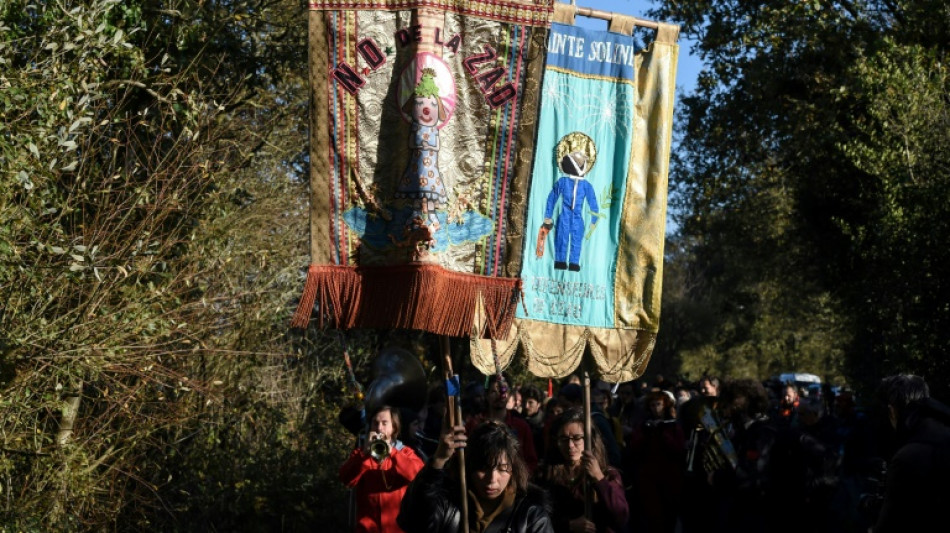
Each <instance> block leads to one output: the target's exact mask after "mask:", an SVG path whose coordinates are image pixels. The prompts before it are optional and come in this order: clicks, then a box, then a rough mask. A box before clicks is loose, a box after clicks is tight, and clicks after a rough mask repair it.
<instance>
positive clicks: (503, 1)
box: [308, 0, 554, 28]
mask: <svg viewBox="0 0 950 533" xmlns="http://www.w3.org/2000/svg"><path fill="white" fill-rule="evenodd" d="M553 3H554V1H553V0H539V1H537V2H533V1H519V0H482V1H479V0H348V1H343V0H320V1H312V2H309V4H308V6H309V9H310V11H357V10H385V11H404V10H410V9H423V8H432V9H439V10H442V11H448V12H451V13H458V14H460V15H468V16H473V17H481V18H486V19H490V20H495V21H498V22H513V23H517V24H525V25H529V26H539V27H543V28H546V27H549V26H550V25H551V14H552V12H553V10H554V7H553V5H552V4H553Z"/></svg>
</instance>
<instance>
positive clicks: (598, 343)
mask: <svg viewBox="0 0 950 533" xmlns="http://www.w3.org/2000/svg"><path fill="white" fill-rule="evenodd" d="M627 28H632V25H629V24H628V25H627ZM677 35H678V27H676V26H672V25H667V24H659V29H658V30H657V32H656V37H655V39H654V40H653V42H652V43H650V45H649V46H648V47H647V48H646V49H643V50H641V49H638V48H637V46H636V45H635V42H634V39H633V38H632V37H631V36H630V35H629V34H623V33H616V32H612V31H597V30H589V29H584V28H579V27H576V26H572V25H569V24H558V23H556V24H553V25H552V28H551V33H550V36H549V38H548V46H547V56H546V57H547V59H546V66H545V70H544V77H543V82H542V93H541V94H542V96H541V108H540V115H539V117H540V118H539V124H538V135H537V142H536V147H535V151H534V163H533V172H532V179H531V183H530V189H529V190H528V191H527V197H528V209H527V212H526V215H525V222H524V223H525V229H524V235H525V237H526V238H525V239H524V242H523V248H522V254H521V255H520V270H519V272H520V274H519V276H520V278H521V280H522V284H523V285H522V286H523V292H524V305H523V306H521V307H519V308H518V311H517V316H516V319H515V322H514V327H512V328H511V330H510V332H509V335H508V336H507V338H506V339H505V340H503V341H497V340H496V341H495V342H489V341H484V340H478V339H477V338H476V339H474V340H473V342H472V354H473V355H472V359H473V361H474V362H475V364H476V366H477V367H479V368H480V369H481V370H482V371H483V372H486V373H488V371H492V369H494V368H495V367H496V365H500V366H507V365H508V364H510V362H511V360H512V358H513V357H514V355H515V353H516V352H517V351H518V350H519V348H520V349H521V350H522V352H523V354H524V356H525V357H526V362H527V366H528V370H529V371H530V372H531V373H532V374H534V375H536V376H540V377H561V376H565V375H567V374H569V373H571V372H572V371H574V370H575V369H576V368H577V367H578V366H579V365H580V362H581V359H582V358H583V356H584V354H585V353H588V352H589V353H590V355H591V357H592V358H593V361H594V362H595V364H596V366H597V370H598V372H599V374H600V375H601V377H602V378H603V379H605V380H607V381H612V382H620V381H627V380H630V379H634V378H636V377H638V376H639V375H640V374H642V372H643V370H644V369H645V368H646V365H647V362H648V361H649V357H650V355H651V353H652V351H653V346H654V343H655V341H656V334H657V331H658V328H659V316H660V295H661V290H662V286H661V282H662V272H663V245H664V236H665V223H666V204H667V178H668V166H669V156H670V141H671V135H672V111H673V100H674V81H675V78H676V62H677V55H678V46H677V44H676V39H677ZM483 318H484V317H483ZM486 327H487V324H486ZM476 337H478V335H476Z"/></svg>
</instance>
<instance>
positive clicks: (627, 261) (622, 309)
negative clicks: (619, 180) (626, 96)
mask: <svg viewBox="0 0 950 533" xmlns="http://www.w3.org/2000/svg"><path fill="white" fill-rule="evenodd" d="M678 34H679V27H678V26H674V25H670V24H661V25H660V28H659V29H658V31H657V38H656V40H655V41H654V42H653V43H651V44H650V46H649V47H648V48H647V49H646V50H643V51H641V52H640V53H639V54H637V60H636V66H637V77H636V80H634V81H633V82H632V83H634V87H635V90H636V110H637V112H636V115H635V117H634V119H633V121H634V124H633V127H634V140H633V148H632V149H633V153H632V154H631V162H630V169H629V172H628V176H629V178H628V180H627V190H626V196H625V198H626V200H625V204H624V209H623V214H622V217H623V219H622V221H621V233H620V242H619V245H618V251H617V271H616V274H615V287H616V290H615V295H616V296H615V301H614V309H615V319H614V324H615V325H616V327H615V328H588V327H583V326H565V325H562V324H552V323H549V322H540V321H535V320H530V319H517V318H516V319H515V321H514V324H513V325H512V328H511V330H510V331H509V332H508V336H507V337H506V338H504V339H499V340H496V341H495V342H494V351H495V352H497V355H498V364H499V366H500V367H501V368H502V369H504V368H507V367H508V366H509V365H510V364H511V363H512V362H513V361H514V360H515V357H516V355H518V354H519V353H520V354H521V355H520V357H521V358H522V361H523V363H524V365H525V366H526V368H527V369H528V371H529V372H531V374H533V375H535V376H538V377H550V378H555V377H557V378H559V377H564V376H567V375H569V374H570V373H572V372H573V371H574V370H576V369H577V368H578V367H579V366H580V365H581V362H582V360H583V359H584V356H585V354H587V353H589V354H590V360H591V363H592V364H593V366H594V367H595V368H596V369H597V372H598V374H599V377H600V378H601V379H603V380H605V381H608V382H611V383H619V382H623V381H629V380H631V379H636V378H637V377H639V376H641V375H642V374H643V372H644V371H645V370H646V367H647V364H648V363H649V360H650V357H651V355H652V354H653V348H654V346H655V344H656V336H657V332H658V330H659V321H660V296H661V294H662V279H663V247H664V239H665V236H666V205H667V186H668V178H669V158H670V145H671V142H672V133H673V132H672V125H673V103H674V96H675V81H676V64H677V60H678V56H679V45H677V44H676V39H677V37H678ZM473 326H474V328H473V336H472V340H471V359H472V363H473V364H474V365H475V367H476V368H478V369H479V370H480V371H481V372H483V373H485V374H491V373H494V372H495V362H494V359H495V357H494V353H493V349H492V342H491V341H488V340H482V339H479V338H478V337H479V336H480V335H481V332H482V331H483V330H484V327H485V326H484V317H479V315H478V313H476V321H475V324H474V325H473Z"/></svg>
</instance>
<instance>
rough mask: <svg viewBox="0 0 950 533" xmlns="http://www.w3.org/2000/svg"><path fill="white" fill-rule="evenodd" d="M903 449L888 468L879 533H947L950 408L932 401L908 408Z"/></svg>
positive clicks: (879, 518)
mask: <svg viewBox="0 0 950 533" xmlns="http://www.w3.org/2000/svg"><path fill="white" fill-rule="evenodd" d="M900 430H901V431H900V435H898V439H899V442H901V443H902V444H901V445H900V447H899V448H898V450H897V453H895V454H894V457H893V458H892V459H891V460H890V462H889V463H888V466H887V482H886V488H885V494H884V504H883V506H882V508H881V514H880V515H879V517H878V521H877V525H876V526H875V527H874V533H889V532H891V531H915V532H919V531H945V530H946V527H947V525H946V513H945V511H946V506H947V503H948V502H950V484H948V483H947V480H948V479H950V407H947V406H946V405H944V404H942V403H940V402H938V401H936V400H934V399H931V398H928V399H924V400H920V401H918V402H914V403H912V404H911V405H909V406H908V412H907V416H906V417H905V419H904V424H903V427H902V428H900Z"/></svg>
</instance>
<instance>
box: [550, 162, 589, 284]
mask: <svg viewBox="0 0 950 533" xmlns="http://www.w3.org/2000/svg"><path fill="white" fill-rule="evenodd" d="M586 166H587V158H586V157H585V156H584V154H582V153H580V152H574V153H571V154H568V155H565V156H564V157H563V158H562V159H561V164H560V167H561V170H562V171H564V173H566V174H567V176H561V177H560V178H559V179H558V180H557V181H556V182H555V183H554V188H553V189H552V190H551V192H550V193H549V194H548V201H547V204H546V205H545V208H544V224H545V225H546V226H547V227H550V226H551V224H552V220H551V218H552V217H553V216H554V207H555V206H556V205H557V202H558V200H559V199H560V201H561V213H560V215H559V216H558V219H557V226H556V227H555V228H554V268H555V269H557V270H565V269H568V270H571V271H573V272H577V271H579V270H580V269H581V265H580V262H581V261H580V259H581V247H582V246H583V242H584V230H585V229H586V228H585V224H584V202H587V205H588V207H589V208H590V211H591V213H593V214H594V216H593V217H592V220H591V227H592V228H593V227H594V226H596V225H597V216H596V215H597V214H598V213H600V207H599V206H598V205H597V194H596V193H595V192H594V187H593V186H592V185H591V184H590V182H588V181H587V180H585V179H584V177H583V175H584V173H585V170H586Z"/></svg>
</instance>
